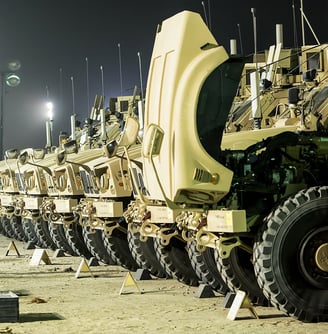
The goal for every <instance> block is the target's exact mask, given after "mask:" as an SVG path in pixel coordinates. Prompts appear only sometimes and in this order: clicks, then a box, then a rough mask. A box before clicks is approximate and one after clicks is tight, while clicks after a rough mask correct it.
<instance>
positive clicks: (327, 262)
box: [315, 243, 328, 272]
mask: <svg viewBox="0 0 328 334" xmlns="http://www.w3.org/2000/svg"><path fill="white" fill-rule="evenodd" d="M315 262H316V264H317V266H318V267H319V268H320V269H321V270H322V271H325V272H328V243H324V244H322V245H321V246H319V248H318V249H317V251H316V253H315Z"/></svg>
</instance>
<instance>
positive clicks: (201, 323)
mask: <svg viewBox="0 0 328 334" xmlns="http://www.w3.org/2000/svg"><path fill="white" fill-rule="evenodd" d="M9 245H11V240H10V239H8V238H6V237H4V236H2V235H1V236H0V291H6V292H7V291H12V292H14V293H16V294H17V295H18V296H19V299H18V300H19V321H18V322H12V323H0V334H1V333H15V334H22V333H29V334H43V333H44V334H55V333H56V334H58V333H62V334H69V333H72V334H77V333H78V334H80V333H88V334H92V333H95V334H96V333H97V334H100V333H115V334H118V333H134V334H135V333H157V334H164V333H165V334H167V333H184V334H186V333H202V334H203V333H238V334H242V333H252V334H256V333H266V334H270V333H279V334H283V333H293V334H296V333H302V334H304V333H315V334H321V333H322V334H326V333H327V331H328V323H318V324H307V323H302V322H299V321H297V320H294V319H292V318H289V317H286V316H284V315H283V314H282V313H281V312H279V311H278V310H276V309H275V308H272V307H267V308H264V307H256V308H255V311H256V313H257V314H258V315H259V319H254V318H253V317H252V315H251V313H250V311H249V310H248V309H240V310H239V311H238V313H237V318H236V319H235V320H234V321H232V320H228V319H227V314H228V311H229V310H228V309H224V308H223V303H224V297H223V296H220V295H216V294H215V296H213V297H211V298H197V297H196V296H197V295H198V294H199V290H198V288H195V287H189V286H186V285H184V284H181V283H179V282H177V281H176V280H173V279H168V280H165V279H156V278H153V279H151V280H136V281H135V282H136V284H137V285H134V284H133V283H134V282H133V280H131V279H130V280H128V282H129V283H130V284H126V285H124V281H125V279H126V278H127V275H128V274H129V272H128V271H126V270H125V269H123V268H121V267H118V266H108V265H103V264H99V265H98V266H91V267H90V269H91V271H92V274H93V277H92V275H91V273H90V272H81V273H80V275H78V278H76V272H77V270H78V268H79V266H80V264H81V261H83V259H82V258H79V257H72V256H67V255H66V256H63V257H54V252H53V251H51V250H46V253H45V254H46V255H48V256H49V259H50V262H51V264H47V265H46V264H44V263H43V262H42V263H41V264H39V265H31V264H30V262H31V257H32V255H33V254H34V252H35V250H30V249H26V248H27V247H26V246H27V245H26V244H25V243H22V242H19V241H14V245H15V246H16V248H17V250H18V252H19V254H20V256H17V254H16V252H15V250H14V249H13V247H10V248H9ZM6 253H8V254H7V255H6ZM134 274H135V273H131V275H132V277H134ZM122 287H123V291H122V292H123V293H122V294H121V295H120V294H119V292H120V290H121V288H122ZM137 288H139V289H140V290H141V293H139V292H138V290H137Z"/></svg>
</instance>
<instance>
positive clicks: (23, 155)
mask: <svg viewBox="0 0 328 334" xmlns="http://www.w3.org/2000/svg"><path fill="white" fill-rule="evenodd" d="M6 155H7V152H6ZM27 158H28V153H27V151H25V152H23V153H21V154H20V155H19V156H18V161H19V163H20V164H21V165H25V164H26V162H27Z"/></svg>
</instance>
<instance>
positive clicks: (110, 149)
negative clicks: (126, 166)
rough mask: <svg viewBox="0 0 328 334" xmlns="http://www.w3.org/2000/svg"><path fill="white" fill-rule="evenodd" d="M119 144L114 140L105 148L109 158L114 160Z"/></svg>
mask: <svg viewBox="0 0 328 334" xmlns="http://www.w3.org/2000/svg"><path fill="white" fill-rule="evenodd" d="M117 148H118V144H117V141H116V140H112V141H111V142H109V143H108V144H107V145H106V146H104V151H105V154H106V157H107V158H112V157H113V156H114V155H115V154H116V152H117Z"/></svg>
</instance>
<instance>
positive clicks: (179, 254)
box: [154, 237, 199, 286]
mask: <svg viewBox="0 0 328 334" xmlns="http://www.w3.org/2000/svg"><path fill="white" fill-rule="evenodd" d="M154 248H155V252H156V256H157V258H158V260H159V261H160V263H161V265H162V266H163V268H164V269H165V271H166V272H167V273H168V275H170V276H171V277H173V278H175V279H176V280H178V281H179V282H182V283H184V284H186V285H190V286H198V285H199V278H198V276H197V275H196V272H195V270H194V269H193V267H192V265H191V263H190V259H189V256H188V252H187V250H186V243H185V242H184V241H182V240H180V239H178V238H175V237H173V238H171V240H170V243H169V244H168V245H166V246H164V245H162V244H161V241H160V239H158V238H154Z"/></svg>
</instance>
